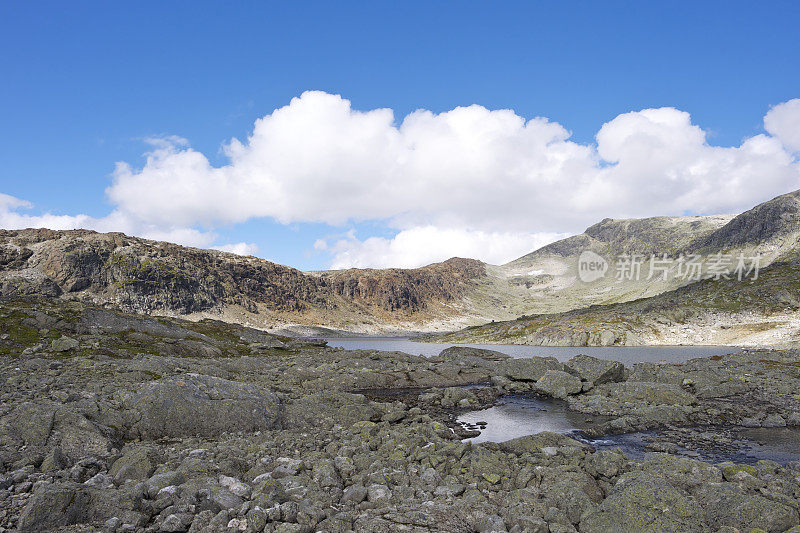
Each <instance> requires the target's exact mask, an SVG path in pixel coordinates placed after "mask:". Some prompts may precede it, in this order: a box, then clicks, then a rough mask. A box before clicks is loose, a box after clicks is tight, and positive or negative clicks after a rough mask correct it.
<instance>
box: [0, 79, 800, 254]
mask: <svg viewBox="0 0 800 533" xmlns="http://www.w3.org/2000/svg"><path fill="white" fill-rule="evenodd" d="M764 126H765V129H766V131H767V133H766V134H760V135H754V136H753V137H749V138H746V139H744V140H743V141H742V143H741V144H740V145H738V146H730V147H719V146H712V145H709V144H708V142H707V141H706V132H705V131H704V130H703V129H702V128H701V127H700V126H698V125H696V124H693V123H692V121H691V116H690V115H689V114H688V113H686V112H683V111H680V110H677V109H674V108H670V107H665V108H659V109H645V110H641V111H636V112H630V113H625V114H622V115H619V116H617V117H616V118H614V119H612V120H610V121H609V122H607V123H606V124H603V125H602V126H601V127H600V129H599V131H598V133H597V136H596V143H594V144H581V143H576V142H573V141H571V140H570V132H569V131H568V130H567V129H566V128H564V127H563V126H562V125H560V124H558V123H555V122H551V121H549V120H547V119H546V118H534V119H530V120H526V119H524V118H523V117H520V116H519V115H517V114H516V113H515V112H513V111H511V110H494V111H493V110H489V109H486V108H484V107H482V106H479V105H473V106H469V107H459V108H455V109H453V110H451V111H447V112H444V113H438V114H437V113H432V112H430V111H426V110H418V111H415V112H413V113H411V114H409V115H407V116H406V117H404V118H403V119H402V120H400V121H399V122H398V121H396V120H395V116H394V114H393V112H392V111H391V110H389V109H375V110H369V111H356V110H353V109H352V108H351V105H350V102H349V101H348V100H346V99H344V98H342V97H340V96H338V95H332V94H327V93H324V92H318V91H312V92H306V93H303V94H302V95H301V96H300V97H298V98H294V99H292V100H291V102H290V103H289V104H288V105H286V106H284V107H282V108H279V109H276V110H274V111H273V112H272V113H270V114H268V115H266V116H264V117H262V118H260V119H258V120H257V121H256V122H255V125H254V128H253V131H252V134H251V135H250V136H249V137H248V138H247V139H245V140H244V141H239V140H237V139H233V140H231V141H230V142H228V143H227V144H225V145H224V147H223V148H224V152H225V154H226V156H227V158H228V161H227V163H226V164H224V165H222V166H218V167H215V166H213V165H212V164H211V163H210V162H209V160H208V158H207V157H206V156H205V155H204V154H202V153H200V152H198V151H196V150H194V149H192V148H191V147H190V146H189V144H188V142H187V141H186V140H185V139H183V138H180V137H164V138H156V139H149V140H148V142H149V144H150V145H151V146H152V150H151V151H150V152H149V153H148V154H147V157H146V161H145V163H144V165H143V166H142V167H141V168H134V167H133V166H131V165H130V164H128V163H124V162H120V163H118V164H117V167H116V170H115V172H114V175H113V182H112V184H111V185H110V186H109V187H108V189H107V194H108V197H109V199H110V200H111V201H112V202H113V204H114V206H115V209H114V211H113V212H112V213H111V214H110V215H109V216H108V217H105V218H102V219H93V218H90V217H86V216H84V215H77V216H56V215H49V214H47V215H42V216H38V217H35V216H29V215H24V214H22V213H21V210H22V209H24V208H25V207H26V205H25V204H24V202H23V203H19V202H21V201H19V200H16V199H13V200H14V201H16V202H18V203H13V202H12V201H11V200H8V198H9V197H0V223H2V224H3V225H4V227H20V226H21V225H53V226H55V227H78V226H81V227H91V228H95V229H100V230H104V231H107V230H110V229H115V230H119V231H125V232H128V233H133V234H136V235H142V236H149V237H154V238H163V239H169V240H175V241H177V242H181V243H183V244H191V245H195V246H211V245H213V244H214V242H215V240H216V235H215V234H214V233H213V229H214V228H215V227H217V226H219V225H229V224H235V223H240V222H244V221H247V220H251V219H254V218H262V217H268V218H273V219H275V220H278V221H280V222H282V223H286V224H289V223H303V222H322V223H328V224H332V225H343V224H345V223H348V224H349V223H351V222H359V221H375V222H378V223H381V224H384V225H386V226H388V227H389V228H391V229H394V230H396V231H398V234H397V235H396V237H394V238H392V239H382V238H373V239H367V240H365V241H358V240H357V239H355V237H349V238H347V237H346V238H341V239H340V240H337V241H336V242H334V239H331V238H328V239H324V240H320V241H318V242H316V243H314V244H313V248H314V249H315V250H316V251H318V252H322V253H326V254H331V257H332V261H333V265H334V266H351V265H361V266H378V265H406V266H418V265H419V264H422V263H423V262H429V261H434V260H440V259H445V258H447V257H448V256H449V255H461V256H473V257H477V258H480V259H484V260H487V261H490V262H502V261H503V260H504V259H505V258H512V257H514V255H515V254H519V255H521V254H522V253H526V252H529V251H531V250H530V249H528V248H521V247H522V246H524V245H525V243H526V242H533V241H532V240H531V239H533V238H534V237H535V236H536V235H540V234H545V235H546V234H552V233H560V232H578V231H581V230H582V229H583V228H585V227H586V226H588V225H590V224H592V223H594V222H596V221H597V220H599V219H601V218H604V217H609V216H610V217H635V216H652V215H679V214H684V213H705V214H711V213H721V212H725V213H728V212H738V211H741V210H744V209H747V208H750V207H752V206H753V205H755V204H756V203H759V202H761V201H764V200H767V199H769V198H771V197H773V196H776V195H778V194H782V193H785V192H788V191H790V190H794V189H797V188H800V163H798V159H797V157H798V155H797V153H796V152H797V151H798V150H800V100H791V101H789V102H786V103H783V104H780V105H777V106H775V107H773V108H772V109H771V110H770V111H769V112H768V113H767V114H766V116H765V119H764ZM4 198H5V199H4ZM198 227H200V228H205V229H204V230H198V229H196V228H198ZM448 232H450V233H448ZM442 235H448V236H449V239H447V240H444V241H442V240H441V239H440V237H441V236H442ZM437 239H438V240H437ZM490 241H491V242H490ZM434 242H438V243H439V244H438V245H434V244H431V243H434ZM332 243H333V244H332ZM230 246H234V245H230ZM237 246H238V245H237ZM242 249H243V248H242Z"/></svg>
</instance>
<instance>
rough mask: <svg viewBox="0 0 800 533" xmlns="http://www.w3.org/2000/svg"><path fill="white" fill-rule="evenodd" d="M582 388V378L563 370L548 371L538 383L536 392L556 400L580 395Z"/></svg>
mask: <svg viewBox="0 0 800 533" xmlns="http://www.w3.org/2000/svg"><path fill="white" fill-rule="evenodd" d="M582 388H583V384H582V383H581V380H580V378H578V377H576V376H573V375H572V374H570V373H568V372H564V371H562V370H548V371H547V372H545V373H544V375H543V376H542V377H541V379H539V381H537V382H536V390H538V391H539V392H541V393H544V394H547V395H548V396H553V397H554V398H566V397H567V396H572V395H573V394H578V393H579V392H581V390H582Z"/></svg>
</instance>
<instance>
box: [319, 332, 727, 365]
mask: <svg viewBox="0 0 800 533" xmlns="http://www.w3.org/2000/svg"><path fill="white" fill-rule="evenodd" d="M325 340H327V341H328V345H329V346H332V347H339V348H344V349H346V350H381V351H388V352H404V353H408V354H411V355H423V356H425V357H432V356H434V355H439V353H440V352H441V351H442V350H444V349H445V348H449V347H450V346H470V347H473V348H485V349H487V350H496V351H498V352H502V353H504V354H507V355H509V356H511V357H514V358H526V357H535V356H539V357H548V356H553V357H555V358H557V359H558V360H559V361H562V362H564V361H568V360H570V359H571V358H572V357H574V356H576V355H578V354H584V355H591V356H593V357H597V358H598V359H610V360H613V361H619V362H621V363H623V364H625V365H629V366H630V365H632V364H634V363H645V362H651V363H655V362H659V361H666V362H668V363H682V362H684V361H688V360H689V359H694V358H696V357H711V356H712V355H725V354H729V353H733V352H740V351H742V349H741V348H737V347H735V346H624V347H623V346H588V347H587V346H582V347H581V346H526V345H520V344H447V343H441V344H439V343H432V342H419V341H414V340H411V339H409V338H405V337H353V338H329V339H325Z"/></svg>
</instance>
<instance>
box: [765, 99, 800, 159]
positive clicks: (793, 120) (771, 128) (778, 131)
mask: <svg viewBox="0 0 800 533" xmlns="http://www.w3.org/2000/svg"><path fill="white" fill-rule="evenodd" d="M764 129H766V130H767V131H768V132H769V133H770V135H773V136H775V137H777V138H778V139H780V141H781V142H782V143H783V145H784V146H786V147H787V148H789V149H790V150H794V151H795V152H798V151H800V98H795V99H794V100H789V101H788V102H784V103H782V104H778V105H776V106H775V107H773V108H772V109H770V110H769V112H768V113H767V115H766V116H765V117H764Z"/></svg>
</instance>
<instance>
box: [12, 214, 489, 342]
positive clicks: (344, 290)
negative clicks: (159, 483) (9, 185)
mask: <svg viewBox="0 0 800 533" xmlns="http://www.w3.org/2000/svg"><path fill="white" fill-rule="evenodd" d="M485 277H486V270H485V265H484V264H483V263H481V262H480V261H476V260H473V259H459V258H453V259H450V260H448V261H445V262H442V263H437V264H433V265H429V266H427V267H423V268H417V269H408V270H402V269H387V270H355V269H353V270H345V271H334V272H323V273H317V274H307V273H303V272H301V271H299V270H296V269H294V268H290V267H285V266H282V265H277V264H275V263H271V262H269V261H266V260H263V259H258V258H255V257H241V256H237V255H233V254H229V253H225V252H219V251H214V250H200V249H196V248H187V247H183V246H178V245H175V244H170V243H166V242H156V241H149V240H146V239H140V238H135V237H129V236H127V235H123V234H121V233H107V234H101V233H95V232H92V231H86V230H73V231H52V230H46V229H28V230H20V231H0V294H2V295H3V296H11V297H13V296H19V295H25V294H44V295H47V296H55V297H61V298H63V299H74V300H81V301H86V302H90V303H93V304H99V305H113V306H116V307H119V308H120V309H122V310H125V311H130V312H136V313H143V314H166V315H188V316H189V317H195V318H202V317H217V318H223V319H225V320H230V321H233V322H241V323H251V324H255V325H259V326H262V327H274V326H280V325H286V324H301V325H323V326H327V327H334V328H344V329H355V328H357V327H360V328H362V329H363V330H367V331H369V330H370V328H372V329H374V328H378V329H380V328H383V329H387V328H391V327H395V326H401V325H402V326H403V327H405V328H407V329H408V328H412V329H413V327H415V326H417V325H419V326H422V325H424V324H429V323H435V322H436V321H446V320H448V319H449V318H451V317H452V316H454V315H455V314H459V313H461V311H458V310H454V309H457V308H458V304H459V303H462V301H463V297H464V295H465V294H467V293H469V292H470V291H472V290H473V288H474V286H475V285H476V284H477V283H478V282H479V281H480V280H481V279H482V278H485Z"/></svg>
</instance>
